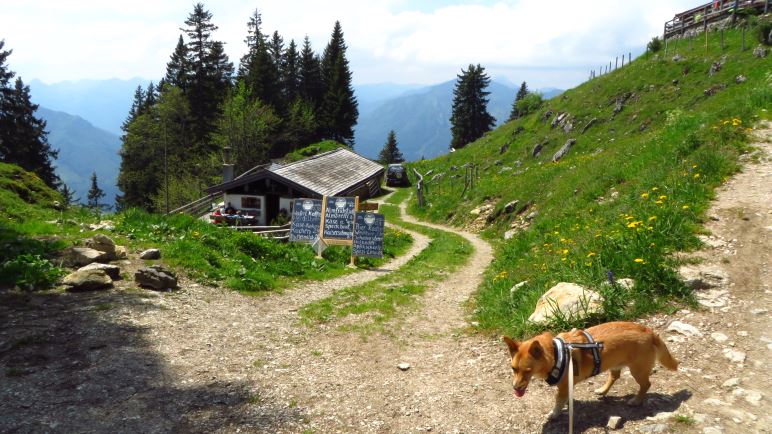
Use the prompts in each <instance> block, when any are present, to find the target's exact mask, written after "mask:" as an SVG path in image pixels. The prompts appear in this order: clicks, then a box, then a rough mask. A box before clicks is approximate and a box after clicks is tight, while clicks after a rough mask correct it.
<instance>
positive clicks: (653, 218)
mask: <svg viewBox="0 0 772 434" xmlns="http://www.w3.org/2000/svg"><path fill="white" fill-rule="evenodd" d="M656 219H657V216H655V215H653V216H651V217H649V221H654V220H656Z"/></svg>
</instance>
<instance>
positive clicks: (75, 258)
mask: <svg viewBox="0 0 772 434" xmlns="http://www.w3.org/2000/svg"><path fill="white" fill-rule="evenodd" d="M104 258H105V252H102V251H99V250H94V249H92V248H89V247H70V248H69V249H65V250H64V251H62V252H61V253H60V254H59V259H60V260H61V261H62V265H64V266H65V267H82V266H84V265H88V264H91V263H92V262H98V261H101V260H104Z"/></svg>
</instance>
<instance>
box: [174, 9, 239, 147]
mask: <svg viewBox="0 0 772 434" xmlns="http://www.w3.org/2000/svg"><path fill="white" fill-rule="evenodd" d="M211 20H212V14H211V13H210V12H209V11H207V10H205V9H204V5H203V4H201V3H197V4H196V5H195V6H194V7H193V12H191V14H190V15H189V16H188V19H187V20H185V24H186V25H187V26H188V27H187V28H185V29H182V30H183V31H184V32H185V33H186V34H187V35H188V43H187V51H188V64H189V65H190V81H189V87H188V89H187V91H186V95H187V97H188V102H189V104H190V110H191V115H192V116H193V119H194V129H193V131H194V135H195V141H196V144H197V146H198V147H202V148H204V149H201V150H202V151H207V150H208V149H207V147H208V135H209V133H210V132H211V131H212V129H213V124H214V121H215V120H216V118H217V115H218V113H219V106H220V104H221V103H222V101H223V99H224V98H225V93H224V92H223V91H222V90H223V89H225V88H227V87H228V85H229V83H230V80H231V75H232V72H233V65H232V64H231V63H230V62H228V58H227V56H226V55H225V51H224V50H223V46H222V43H221V42H217V41H214V40H212V33H213V32H214V31H215V30H217V26H216V25H214V24H212V22H211Z"/></svg>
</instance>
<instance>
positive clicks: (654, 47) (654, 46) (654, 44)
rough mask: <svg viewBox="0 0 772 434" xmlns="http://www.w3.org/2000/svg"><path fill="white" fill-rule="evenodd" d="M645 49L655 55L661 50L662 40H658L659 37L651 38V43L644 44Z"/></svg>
mask: <svg viewBox="0 0 772 434" xmlns="http://www.w3.org/2000/svg"><path fill="white" fill-rule="evenodd" d="M646 49H648V50H649V51H651V52H652V53H656V52H657V51H659V50H661V49H662V39H660V38H659V36H655V37H653V38H651V41H649V43H648V44H646Z"/></svg>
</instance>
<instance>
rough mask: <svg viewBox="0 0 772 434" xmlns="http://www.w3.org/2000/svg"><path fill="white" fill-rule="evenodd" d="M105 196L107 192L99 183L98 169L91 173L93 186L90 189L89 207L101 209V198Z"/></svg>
mask: <svg viewBox="0 0 772 434" xmlns="http://www.w3.org/2000/svg"><path fill="white" fill-rule="evenodd" d="M103 197H105V192H104V191H103V190H102V189H101V188H99V184H97V174H96V171H95V172H92V173H91V188H89V190H88V207H89V208H91V209H94V210H99V209H100V205H99V200H100V199H102V198H103Z"/></svg>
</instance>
